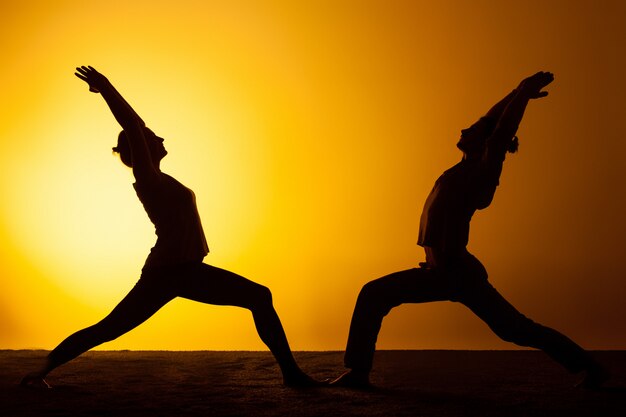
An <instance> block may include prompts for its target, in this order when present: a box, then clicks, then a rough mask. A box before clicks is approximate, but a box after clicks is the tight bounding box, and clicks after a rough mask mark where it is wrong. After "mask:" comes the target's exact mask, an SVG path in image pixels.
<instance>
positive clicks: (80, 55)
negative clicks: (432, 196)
mask: <svg viewBox="0 0 626 417" xmlns="http://www.w3.org/2000/svg"><path fill="white" fill-rule="evenodd" d="M0 10H2V12H3V15H4V16H5V20H6V24H5V25H3V26H2V27H1V28H0V32H1V35H2V36H1V39H2V41H1V42H2V46H3V51H4V54H5V60H4V61H5V64H4V65H3V66H2V68H0V76H1V77H2V78H1V79H2V80H3V84H4V94H3V95H4V100H3V102H2V104H1V106H2V108H1V109H0V110H1V111H0V141H1V142H0V143H1V145H2V148H1V152H0V166H2V170H3V175H2V176H1V177H0V192H1V194H2V196H3V203H2V205H1V206H0V245H1V249H2V251H0V253H1V255H0V276H1V277H2V279H1V281H0V326H2V327H1V328H0V330H2V331H0V348H3V349H21V348H42V349H50V348H52V347H54V346H55V345H56V344H57V343H58V342H60V341H61V340H62V339H63V338H64V337H66V336H67V335H69V334H70V333H72V332H74V331H76V330H78V329H80V328H83V327H85V326H87V325H90V324H92V323H95V322H96V321H98V320H100V319H101V318H102V317H103V316H104V315H106V314H107V313H108V312H109V311H110V310H111V308H112V307H114V306H115V304H116V303H117V302H118V301H119V300H120V299H121V297H122V296H123V295H124V294H126V293H127V292H128V290H129V289H130V288H132V286H133V285H134V284H135V282H136V281H137V280H138V279H139V275H140V271H141V267H142V265H143V262H144V260H145V258H146V256H147V255H148V252H149V250H150V248H151V247H152V245H153V244H154V242H155V236H154V228H153V226H152V224H151V223H150V221H149V219H148V217H147V216H146V213H145V212H144V210H143V207H142V206H141V203H140V202H139V200H138V199H137V196H136V194H135V191H134V190H133V187H132V183H133V181H134V180H133V177H132V173H131V171H130V170H129V169H128V168H126V167H125V166H124V165H123V164H122V163H121V162H120V161H119V159H118V158H117V157H115V156H114V155H112V152H111V147H112V146H115V141H116V138H117V134H118V132H119V131H120V128H119V126H118V125H117V123H116V122H115V119H114V118H113V116H112V115H111V113H110V111H109V109H108V108H107V106H106V104H105V102H104V100H103V99H102V97H100V96H99V95H97V94H92V93H89V92H88V89H87V87H86V85H85V84H84V83H83V82H81V81H80V80H78V79H77V78H76V77H75V76H74V75H73V73H74V68H75V67H76V66H80V65H92V66H94V67H95V68H96V69H98V70H99V71H101V72H102V73H103V74H105V75H106V76H107V77H108V78H109V80H110V81H111V82H112V83H113V84H114V85H115V86H116V87H117V88H118V90H119V91H120V92H121V93H122V95H124V97H125V98H126V99H127V100H128V101H129V102H130V103H131V104H132V106H133V107H134V108H135V110H137V112H138V113H139V114H140V115H141V116H142V118H143V120H145V121H146V123H147V125H148V126H149V127H150V128H152V129H153V130H154V131H155V132H156V133H157V134H158V135H159V136H162V137H163V138H165V146H166V148H167V149H168V152H169V155H168V156H167V157H166V158H165V159H164V161H163V163H162V165H161V167H162V169H163V171H164V172H166V173H170V174H172V175H174V176H175V177H176V178H177V179H179V180H180V181H181V182H182V183H184V184H185V185H187V186H188V187H190V188H191V189H193V190H194V192H195V193H196V196H197V199H198V208H199V210H200V215H201V217H202V223H203V226H204V230H205V233H206V237H207V240H208V245H209V248H210V250H211V253H210V254H209V255H208V256H207V258H206V259H205V262H206V263H209V264H211V265H215V266H218V267H221V268H225V269H228V270H232V271H233V272H236V273H238V274H241V275H243V276H245V277H247V278H250V279H252V280H254V281H256V282H258V283H260V284H263V285H266V286H268V287H269V288H270V289H271V290H272V293H273V296H274V304H275V306H276V309H277V311H278V313H279V314H280V316H281V319H282V321H283V324H284V326H285V330H286V332H287V336H288V338H289V340H290V343H291V345H292V347H293V349H294V350H339V349H343V348H344V347H345V342H346V337H347V332H348V325H349V321H350V316H351V313H352V309H353V307H354V302H355V300H356V297H357V294H358V291H359V289H360V288H361V286H362V285H363V284H365V283H366V282H368V281H370V280H372V279H374V278H377V277H379V276H382V275H386V274H389V273H392V272H394V271H399V270H402V269H408V268H411V267H414V266H416V265H417V263H418V262H420V261H422V260H423V257H424V255H423V251H422V250H421V248H419V247H417V246H416V244H415V243H416V240H417V228H418V224H419V214H420V211H421V209H422V206H423V203H424V199H425V198H426V196H427V194H428V192H429V191H430V188H431V187H432V184H433V182H434V181H435V179H436V178H437V177H438V176H439V175H440V174H441V172H442V171H444V170H445V169H447V168H449V167H450V166H451V165H453V164H454V163H455V162H456V161H458V160H459V159H460V158H461V154H460V152H459V151H458V150H457V149H456V148H455V143H456V141H457V140H458V137H459V132H460V130H461V129H462V128H464V127H467V126H468V125H470V124H471V123H472V122H474V121H475V120H476V119H477V118H478V117H480V116H481V115H482V114H484V113H485V112H486V111H487V110H488V109H489V106H490V105H491V104H493V103H494V102H495V101H497V100H498V99H499V98H501V97H502V96H504V95H505V94H506V93H508V92H509V91H510V90H511V89H513V88H514V87H516V85H517V83H518V82H519V80H521V79H522V78H523V77H525V76H527V75H530V74H532V73H534V72H536V71H539V70H547V71H551V72H553V73H554V74H555V76H556V80H555V82H554V83H553V84H552V85H550V86H549V88H548V91H549V92H550V95H549V96H548V97H547V98H546V99H545V100H542V101H541V102H537V103H533V105H532V107H529V109H528V111H527V113H526V116H525V119H524V121H523V122H522V126H521V128H520V131H519V137H520V152H519V154H517V155H515V156H509V157H508V158H507V161H506V164H505V169H504V174H503V176H502V179H501V185H500V189H499V190H498V193H497V194H496V198H495V200H494V204H493V206H492V207H490V208H489V209H488V210H486V211H485V212H479V213H477V214H476V216H475V219H474V221H473V222H472V234H471V238H470V250H471V251H472V252H473V253H476V254H477V256H478V257H479V258H480V259H481V260H482V261H483V262H484V264H485V266H486V267H487V270H488V271H489V273H490V280H491V281H492V282H493V283H494V285H495V286H496V287H497V288H499V290H500V291H501V292H502V293H503V294H504V295H505V296H506V297H507V298H508V299H509V300H510V301H511V302H512V303H513V304H515V305H516V306H518V307H519V308H520V310H522V311H524V312H525V313H526V314H528V315H529V316H530V317H532V318H535V317H536V318H537V320H539V321H541V322H545V323H546V324H547V325H550V326H554V327H556V328H559V329H560V330H562V331H563V332H564V333H566V334H568V335H571V337H572V338H573V339H575V340H577V341H579V342H580V343H581V344H582V345H583V346H585V347H588V348H592V349H624V348H625V347H626V336H625V335H626V324H625V323H624V322H623V320H621V321H620V320H616V319H615V317H624V315H625V314H626V307H625V306H624V303H623V298H624V295H625V293H626V284H624V281H623V276H624V274H625V273H626V268H625V267H624V263H623V261H622V260H623V257H624V247H625V246H624V236H625V235H626V221H625V220H624V215H623V213H624V212H625V211H626V199H624V196H623V195H624V186H625V185H626V175H625V174H624V170H623V166H624V164H623V161H622V158H623V155H624V154H625V151H626V145H624V128H623V125H624V120H625V119H626V117H625V116H626V115H625V114H624V105H623V103H622V97H623V96H624V95H625V93H626V91H625V90H626V82H625V81H624V77H623V74H624V73H626V71H625V70H626V65H625V60H624V58H623V54H622V53H621V51H622V49H623V43H624V42H623V41H624V39H625V35H626V30H625V29H624V25H623V22H624V18H626V5H625V4H624V2H621V1H613V2H603V3H602V4H601V5H599V4H597V3H594V2H591V1H584V0H581V1H574V2H570V1H565V0H563V1H557V2H549V3H548V4H545V3H544V2H540V1H529V2H525V3H523V4H515V5H513V3H510V4H508V3H507V2H475V1H474V2H472V1H444V2H422V1H395V2H384V1H371V2H369V1H368V2H360V1H339V2H321V3H318V2H313V3H311V4H309V3H307V2H290V1H272V2H255V1H244V2H241V3H240V2H237V4H235V2H228V1H207V2H204V1H193V0H179V1H177V2H171V1H144V0H142V1H135V2H126V1H108V2H106V6H103V5H102V4H92V3H84V2H76V1H61V2H48V1H41V0H37V1H31V2H17V1H9V2H3V5H2V6H0ZM379 340H380V344H379V347H380V348H382V349H421V348H438V349H441V348H443V349H501V348H507V349H510V348H513V345H509V344H507V343H505V342H502V341H500V340H499V339H498V338H497V337H496V336H494V335H493V334H492V333H491V332H490V331H489V329H488V328H487V327H486V326H485V325H484V324H483V323H481V322H480V321H479V320H478V319H477V318H475V317H474V316H473V315H472V314H471V313H470V312H469V311H467V310H465V309H464V308H463V307H462V306H459V305H456V304H452V303H443V304H441V303H440V304H428V305H420V306H414V305H405V306H402V307H401V308H398V309H396V310H394V312H393V313H392V314H390V315H389V316H388V318H387V319H386V324H385V327H384V328H383V331H382V332H381V334H380V339H379ZM100 349H177V350H187V349H218V350H259V349H265V346H264V345H263V343H262V342H261V341H260V340H259V339H258V336H257V334H256V332H255V331H254V325H253V323H252V319H251V316H250V314H249V313H248V312H247V311H244V310H241V309H235V308H228V307H216V306H207V305H203V304H198V303H193V302H191V301H187V300H181V299H178V300H175V301H173V302H172V303H171V304H170V305H168V306H167V307H165V308H164V309H162V311H160V312H159V313H157V314H156V315H155V316H154V317H153V318H152V319H151V320H149V321H148V322H147V323H146V324H145V325H143V326H141V327H140V328H138V329H136V330H134V331H132V332H131V333H129V334H127V335H124V336H123V337H121V338H119V339H117V340H115V341H113V342H110V343H108V344H106V345H103V346H101V347H100Z"/></svg>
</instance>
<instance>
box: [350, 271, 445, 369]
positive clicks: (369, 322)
mask: <svg viewBox="0 0 626 417" xmlns="http://www.w3.org/2000/svg"><path fill="white" fill-rule="evenodd" d="M453 293H454V289H453V288H452V287H450V285H449V283H448V282H447V281H446V280H445V279H442V277H441V276H440V275H439V274H437V273H436V272H435V271H434V270H432V269H427V268H413V269H409V270H406V271H400V272H396V273H393V274H390V275H387V276H385V277H382V278H379V279H376V280H373V281H370V282H369V283H367V284H365V285H364V286H363V288H362V289H361V292H360V293H359V296H358V299H357V302H356V306H355V307H354V312H353V314H352V321H351V323H350V333H349V335H348V344H347V347H346V353H345V357H344V363H345V366H346V367H347V368H350V369H353V370H358V371H365V372H368V371H369V370H370V369H371V368H372V362H373V359H374V352H375V350H376V340H377V338H378V333H379V331H380V327H381V325H382V321H383V318H384V317H385V316H386V315H387V314H388V313H389V312H390V311H391V309H392V308H394V307H397V306H399V305H400V304H404V303H424V302H430V301H444V300H449V299H450V298H451V297H452V296H453Z"/></svg>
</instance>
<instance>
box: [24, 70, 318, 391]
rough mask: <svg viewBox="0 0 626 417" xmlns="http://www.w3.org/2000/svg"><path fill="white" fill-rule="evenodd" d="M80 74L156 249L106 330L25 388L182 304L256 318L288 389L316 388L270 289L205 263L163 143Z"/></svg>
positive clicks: (83, 335)
mask: <svg viewBox="0 0 626 417" xmlns="http://www.w3.org/2000/svg"><path fill="white" fill-rule="evenodd" d="M76 71H77V72H76V73H75V75H76V76H77V77H78V78H80V79H81V80H83V81H85V82H86V83H87V84H88V85H89V90H90V91H92V92H94V93H100V94H101V95H102V97H103V98H104V100H105V101H106V103H107V104H108V106H109V108H110V110H111V112H112V113H113V116H114V117H115V119H116V120H117V121H118V123H119V124H120V125H121V127H122V129H123V131H122V132H121V133H120V134H119V136H118V142H117V146H116V147H115V148H113V150H114V152H116V153H118V154H119V156H120V158H121V160H122V162H124V164H126V165H127V166H129V167H131V168H132V171H133V175H134V177H135V183H134V184H133V187H134V188H135V191H136V193H137V196H138V197H139V200H140V201H141V203H142V204H143V206H144V208H145V210H146V212H147V214H148V217H149V218H150V220H151V221H152V223H154V226H155V229H156V235H157V237H158V238H157V242H156V244H155V246H154V247H153V248H152V250H151V251H150V254H149V256H148V258H147V260H146V263H145V265H144V267H143V269H142V273H141V278H140V279H139V281H138V282H137V284H136V285H135V286H134V288H132V290H131V291H130V292H129V293H128V295H126V297H125V298H124V299H123V300H122V301H121V302H120V303H119V304H118V305H117V306H116V307H115V308H114V309H113V311H111V313H110V314H109V315H108V316H106V317H105V318H104V319H103V320H102V321H100V322H99V323H97V324H95V325H93V326H91V327H87V328H85V329H83V330H80V331H78V332H76V333H74V334H72V335H71V336H69V337H68V338H67V339H65V340H64V341H63V342H62V343H61V344H59V345H58V346H57V347H56V348H55V349H54V350H53V351H52V352H50V354H49V355H48V357H47V358H46V361H45V363H44V364H43V365H42V367H41V368H40V369H39V370H38V371H36V372H33V373H30V374H28V375H27V376H26V377H24V379H23V380H22V385H26V386H31V387H49V385H48V384H47V382H46V381H45V380H44V377H45V376H46V375H47V374H48V373H49V372H50V371H52V370H53V369H55V368H56V367H58V366H60V365H62V364H64V363H66V362H68V361H70V360H72V359H73V358H75V357H77V356H79V355H80V354H82V353H83V352H86V351H87V350H89V349H91V348H93V347H95V346H97V345H99V344H101V343H104V342H107V341H110V340H113V339H115V338H117V337H119V336H121V335H122V334H124V333H126V332H128V331H129V330H131V329H133V328H135V327H136V326H138V325H139V324H141V323H142V322H144V321H145V320H147V319H148V318H149V317H150V316H152V315H153V314H154V313H156V312H157V310H159V309H160V308H161V307H163V306H164V305H165V304H166V303H168V302H169V301H171V300H172V299H174V298H176V297H184V298H188V299H190V300H194V301H199V302H202V303H207V304H218V305H232V306H238V307H243V308H247V309H249V310H250V311H251V312H252V316H253V318H254V323H255V325H256V329H257V331H258V333H259V336H260V337H261V339H262V340H263V342H264V343H265V344H266V345H267V346H268V348H269V349H270V351H271V352H272V354H273V355H274V357H275V358H276V360H277V362H278V364H279V366H280V369H281V371H282V375H283V382H284V383H285V385H288V386H299V387H306V386H313V385H317V382H316V381H314V380H313V379H311V378H310V377H308V376H307V375H306V374H305V373H304V372H303V371H301V370H300V368H299V367H298V365H297V364H296V361H295V360H294V358H293V355H292V353H291V350H290V348H289V344H288V342H287V337H286V336H285V332H284V330H283V327H282V324H281V322H280V319H279V317H278V315H277V313H276V311H275V310H274V307H273V305H272V294H271V293H270V290H269V289H268V288H266V287H264V286H262V285H259V284H256V283H254V282H252V281H250V280H248V279H246V278H243V277H241V276H239V275H236V274H234V273H232V272H229V271H226V270H223V269H220V268H216V267H214V266H210V265H207V264H205V263H203V262H202V260H203V258H204V257H205V255H207V253H208V252H209V249H208V246H207V243H206V240H205V237H204V232H203V230H202V225H201V223H200V217H199V216H198V210H197V208H196V200H195V195H194V193H193V192H192V191H191V190H190V189H188V188H186V187H185V186H184V185H182V184H181V183H180V182H178V181H177V180H175V179H174V178H173V177H171V176H169V175H167V174H165V173H163V172H161V170H160V162H161V159H163V157H165V155H167V151H166V150H165V147H164V146H163V139H162V138H160V137H158V136H156V135H155V134H154V133H153V132H152V131H151V130H150V129H148V128H147V127H146V125H145V123H144V122H143V120H142V119H141V118H140V117H139V116H138V115H137V113H135V111H134V110H133V109H132V108H131V106H130V105H129V104H128V103H127V102H126V100H124V98H123V97H122V96H121V95H120V94H119V93H118V92H117V90H116V89H115V88H114V87H113V85H112V84H111V83H110V82H109V81H108V79H107V78H106V77H105V76H103V75H102V74H100V73H99V72H98V71H96V70H95V69H94V68H92V67H90V66H88V67H85V66H82V67H80V68H77V69H76Z"/></svg>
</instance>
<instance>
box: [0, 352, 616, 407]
mask: <svg viewBox="0 0 626 417" xmlns="http://www.w3.org/2000/svg"><path fill="white" fill-rule="evenodd" d="M46 354H47V352H45V351H0V415H1V416H11V417H18V416H120V417H124V416H260V417H261V416H299V417H300V416H301V417H306V416H329V417H331V416H411V417H418V416H437V417H446V416H481V417H488V416H507V417H509V416H524V417H527V416H546V417H547V416H549V417H559V416H567V417H573V416H590V417H602V416H616V417H617V416H619V417H624V416H626V351H619V352H595V353H594V354H595V356H596V357H598V358H599V359H600V360H601V361H602V362H604V363H605V364H606V365H607V366H608V367H609V368H610V369H611V371H612V373H613V378H612V379H611V382H610V384H608V386H607V387H606V388H605V389H604V390H601V391H585V390H579V389H575V388H573V386H574V384H575V383H576V382H577V380H578V379H579V377H578V376H576V375H570V374H568V373H567V372H565V371H564V370H563V369H561V368H560V366H559V365H557V364H555V363H553V362H552V361H551V360H550V359H549V358H548V357H547V356H545V355H544V354H543V353H541V352H534V351H491V352H489V351H487V352H485V351H471V352H468V351H381V352H378V353H377V356H376V363H375V370H374V372H373V374H372V381H373V383H374V384H375V385H376V389H374V390H371V391H359V390H352V389H346V388H328V387H325V388H316V389H309V390H297V389H291V388H286V387H284V386H283V385H282V384H281V378H280V374H279V371H278V368H277V366H276V364H275V362H274V360H273V359H272V357H271V355H270V354H269V353H267V352H152V351H150V352H138V351H118V352H104V351H100V352H97V351H96V352H88V353H87V354H85V355H83V356H81V357H79V358H78V359H76V360H75V361H73V362H71V363H69V364H67V365H65V366H64V367H61V368H60V369H58V370H56V371H55V372H54V373H52V374H51V375H50V376H49V378H48V382H50V384H52V385H53V389H50V390H32V389H26V388H22V387H19V386H18V383H19V381H20V379H21V377H22V375H23V374H24V373H25V372H27V371H29V370H31V369H32V368H33V367H34V365H35V364H36V363H38V361H39V360H40V359H41V358H42V357H44V356H45V355H46ZM296 358H297V360H298V362H299V363H300V364H301V366H302V368H303V369H305V370H306V371H307V372H309V373H310V374H311V375H312V376H314V377H316V378H319V379H322V378H328V377H333V376H336V375H338V374H339V373H341V372H342V370H343V367H342V365H341V363H342V362H341V360H342V353H341V352H296Z"/></svg>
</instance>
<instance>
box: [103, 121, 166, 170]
mask: <svg viewBox="0 0 626 417" xmlns="http://www.w3.org/2000/svg"><path fill="white" fill-rule="evenodd" d="M143 135H144V138H145V140H146V145H148V150H149V151H150V155H151V156H152V161H153V162H154V163H155V164H156V165H157V166H158V164H159V162H161V159H163V158H164V157H165V155H167V151H166V150H165V147H164V146H163V141H164V139H163V138H160V137H158V136H157V135H156V134H155V133H154V132H153V131H152V130H150V129H148V128H147V127H144V128H143ZM113 152H114V153H116V154H118V155H119V157H120V160H121V161H122V162H123V163H124V165H126V166H127V167H129V168H132V167H133V158H132V153H131V150H130V144H129V143H128V136H127V135H126V132H125V131H123V130H122V131H121V132H120V134H119V135H118V136H117V146H115V147H114V148H113Z"/></svg>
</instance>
